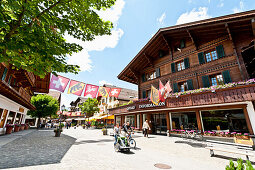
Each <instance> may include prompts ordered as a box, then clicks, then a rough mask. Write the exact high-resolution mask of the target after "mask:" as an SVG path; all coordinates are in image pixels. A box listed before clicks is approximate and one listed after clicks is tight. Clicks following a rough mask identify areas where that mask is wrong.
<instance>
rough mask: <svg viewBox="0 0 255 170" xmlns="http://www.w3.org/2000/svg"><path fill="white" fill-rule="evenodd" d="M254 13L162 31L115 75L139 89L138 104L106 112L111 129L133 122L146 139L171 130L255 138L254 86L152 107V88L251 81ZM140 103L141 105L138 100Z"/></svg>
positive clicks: (254, 64)
mask: <svg viewBox="0 0 255 170" xmlns="http://www.w3.org/2000/svg"><path fill="white" fill-rule="evenodd" d="M254 40H255V10H252V11H247V12H242V13H237V14H232V15H227V16H221V17H217V18H211V19H206V20H201V21H196V22H191V23H187V24H182V25H176V26H171V27H167V28H161V29H159V31H158V32H157V33H156V34H155V35H154V36H153V37H152V38H151V39H150V41H149V42H148V43H147V44H146V45H145V46H144V47H143V48H142V49H141V51H140V52H139V53H138V54H137V55H136V56H135V57H134V58H133V59H132V61H131V62H130V63H129V64H128V65H127V66H126V67H125V68H124V70H123V71H122V72H121V73H120V74H119V75H118V78H119V79H121V80H124V81H127V82H130V83H133V84H136V85H138V93H139V99H140V101H139V102H136V103H134V104H131V105H128V106H122V107H118V108H113V109H110V114H114V115H115V123H120V124H121V125H122V124H123V123H124V121H125V118H126V117H127V116H130V115H132V116H133V117H134V122H135V123H134V126H135V127H136V128H139V129H142V124H143V122H144V121H145V119H148V120H149V122H150V126H151V129H152V130H151V131H150V132H151V133H154V134H166V133H167V130H172V129H197V130H201V131H214V130H217V129H218V130H219V129H220V130H222V131H229V132H237V133H238V132H240V133H247V132H248V133H250V134H254V131H255V113H254V101H255V84H249V85H243V86H236V87H230V88H224V89H219V90H212V91H210V92H208V91H207V92H203V90H201V92H200V93H192V94H186V95H180V96H179V97H178V95H177V97H168V98H167V99H166V101H165V102H161V103H159V105H158V106H156V105H153V104H152V103H151V102H150V101H149V100H146V98H148V97H149V96H150V89H151V85H153V86H154V87H156V88H158V87H159V80H161V81H162V82H163V84H165V83H166V82H167V81H170V84H171V88H172V89H173V92H174V93H179V92H184V91H188V90H194V89H200V88H206V87H211V86H216V85H224V84H227V83H231V82H239V81H247V80H248V79H251V78H255V71H254V70H255V50H254V49H255V46H254ZM142 99H144V100H142Z"/></svg>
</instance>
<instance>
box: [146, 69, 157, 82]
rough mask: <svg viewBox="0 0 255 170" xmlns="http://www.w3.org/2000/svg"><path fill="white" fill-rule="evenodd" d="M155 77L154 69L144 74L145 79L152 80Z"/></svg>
mask: <svg viewBox="0 0 255 170" xmlns="http://www.w3.org/2000/svg"><path fill="white" fill-rule="evenodd" d="M155 78H156V71H154V72H152V73H148V74H146V80H147V81H148V80H153V79H155Z"/></svg>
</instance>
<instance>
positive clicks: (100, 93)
mask: <svg viewBox="0 0 255 170" xmlns="http://www.w3.org/2000/svg"><path fill="white" fill-rule="evenodd" d="M110 90H111V88H110V87H99V89H98V96H102V97H107V96H108V95H109V92H110Z"/></svg>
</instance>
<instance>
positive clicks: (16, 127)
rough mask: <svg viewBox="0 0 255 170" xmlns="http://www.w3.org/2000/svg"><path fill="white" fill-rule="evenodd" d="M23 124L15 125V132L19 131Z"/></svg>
mask: <svg viewBox="0 0 255 170" xmlns="http://www.w3.org/2000/svg"><path fill="white" fill-rule="evenodd" d="M20 126H21V125H18V124H16V125H15V127H14V132H18V131H19V129H20Z"/></svg>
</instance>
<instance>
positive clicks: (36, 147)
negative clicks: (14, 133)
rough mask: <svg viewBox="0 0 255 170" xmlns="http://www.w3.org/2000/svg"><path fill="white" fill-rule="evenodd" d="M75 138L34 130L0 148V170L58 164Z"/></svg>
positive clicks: (50, 131) (51, 131) (48, 131)
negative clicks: (55, 135)
mask: <svg viewBox="0 0 255 170" xmlns="http://www.w3.org/2000/svg"><path fill="white" fill-rule="evenodd" d="M75 141H76V139H75V138H73V137H70V136H67V135H63V134H61V137H54V132H53V130H38V131H37V130H36V131H34V132H32V133H29V134H27V135H25V136H23V137H20V138H18V139H15V140H13V141H11V142H9V143H7V144H5V145H3V146H2V147H1V148H0V153H1V159H0V169H5V168H17V167H25V166H32V165H43V164H53V163H59V162H60V161H61V159H62V158H63V156H64V155H65V154H66V152H67V151H68V150H69V148H70V147H71V146H72V145H73V144H74V142H75Z"/></svg>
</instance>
